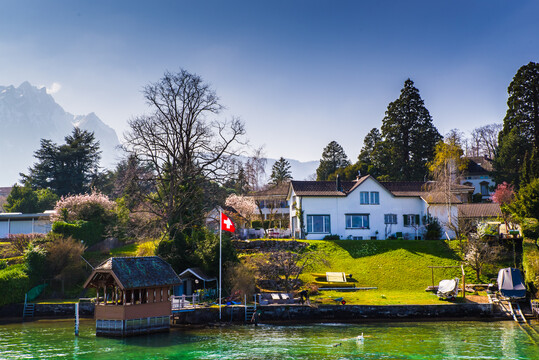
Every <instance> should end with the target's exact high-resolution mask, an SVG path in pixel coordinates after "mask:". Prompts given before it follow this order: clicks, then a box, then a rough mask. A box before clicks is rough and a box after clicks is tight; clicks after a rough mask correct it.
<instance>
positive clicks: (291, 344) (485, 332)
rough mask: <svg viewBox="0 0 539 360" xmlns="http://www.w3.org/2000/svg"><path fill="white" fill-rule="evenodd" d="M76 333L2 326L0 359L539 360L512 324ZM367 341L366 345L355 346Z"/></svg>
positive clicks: (537, 339)
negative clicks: (110, 335)
mask: <svg viewBox="0 0 539 360" xmlns="http://www.w3.org/2000/svg"><path fill="white" fill-rule="evenodd" d="M73 325H74V322H73V320H54V321H48V320H47V321H36V322H28V323H23V324H9V325H0V358H1V359H23V358H28V359H30V358H32V359H61V358H64V359H539V334H536V333H535V332H534V330H533V329H532V328H529V327H527V329H524V330H523V328H521V327H520V326H519V325H518V324H516V323H514V322H512V321H511V322H510V321H503V322H428V323H419V322H394V323H369V324H337V323H335V324H312V325H301V326H300V325H285V326H283V325H261V326H258V327H254V326H240V325H237V326H236V325H235V326H226V327H217V328H207V327H205V328H184V329H172V330H171V332H170V333H165V334H154V335H147V336H138V337H132V338H126V339H112V338H103V337H96V336H95V335H94V331H95V328H94V326H95V325H94V322H93V321H92V320H83V321H82V322H81V327H80V336H79V337H75V336H74V326H73ZM537 325H538V324H537V323H535V324H534V326H535V328H539V327H538V326H537ZM361 333H363V334H364V337H365V339H364V341H363V342H359V343H358V342H357V341H356V340H355V339H352V338H355V337H356V336H357V335H359V334H361ZM339 344H340V345H339Z"/></svg>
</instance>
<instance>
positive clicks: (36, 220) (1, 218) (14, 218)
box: [0, 210, 54, 239]
mask: <svg viewBox="0 0 539 360" xmlns="http://www.w3.org/2000/svg"><path fill="white" fill-rule="evenodd" d="M53 213H54V211H53V210H50V211H45V212H44V213H37V214H23V213H0V239H6V238H8V237H9V236H10V235H17V234H46V233H48V232H49V231H51V228H52V222H51V220H50V217H51V214H53Z"/></svg>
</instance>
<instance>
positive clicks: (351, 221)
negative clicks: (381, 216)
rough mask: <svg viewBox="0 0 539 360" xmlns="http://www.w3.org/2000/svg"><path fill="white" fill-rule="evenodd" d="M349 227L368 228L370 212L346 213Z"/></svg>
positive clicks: (347, 226)
mask: <svg viewBox="0 0 539 360" xmlns="http://www.w3.org/2000/svg"><path fill="white" fill-rule="evenodd" d="M346 228H347V229H368V228H369V214H346Z"/></svg>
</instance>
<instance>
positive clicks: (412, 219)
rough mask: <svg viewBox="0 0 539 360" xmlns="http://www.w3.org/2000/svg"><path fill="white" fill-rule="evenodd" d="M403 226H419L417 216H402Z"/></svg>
mask: <svg viewBox="0 0 539 360" xmlns="http://www.w3.org/2000/svg"><path fill="white" fill-rule="evenodd" d="M402 218H403V221H404V226H416V225H420V224H421V223H420V219H419V215H418V214H405V215H403V216H402Z"/></svg>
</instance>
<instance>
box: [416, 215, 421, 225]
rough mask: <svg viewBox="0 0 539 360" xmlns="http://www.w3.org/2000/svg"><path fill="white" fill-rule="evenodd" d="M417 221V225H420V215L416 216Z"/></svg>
mask: <svg viewBox="0 0 539 360" xmlns="http://www.w3.org/2000/svg"><path fill="white" fill-rule="evenodd" d="M415 223H416V225H420V223H419V215H416V216H415Z"/></svg>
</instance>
